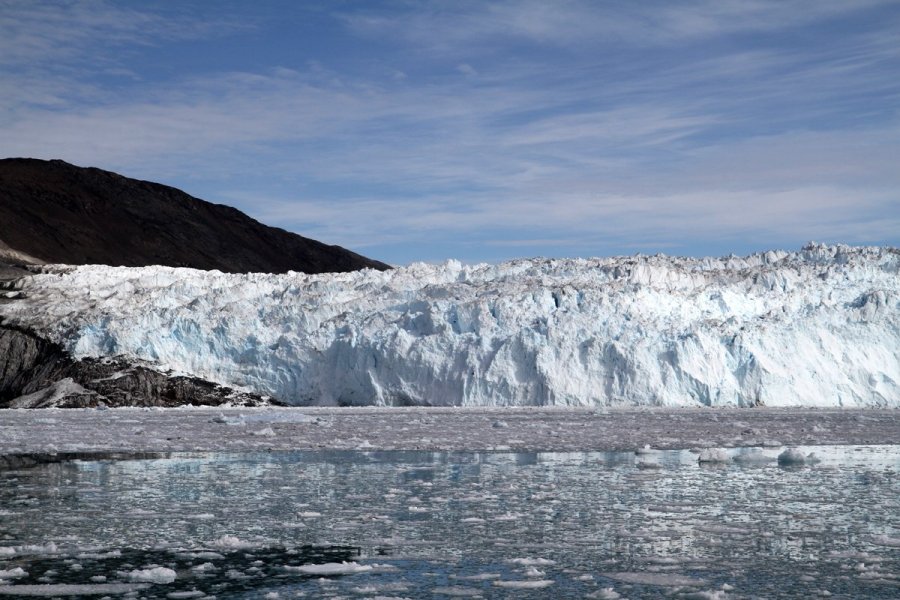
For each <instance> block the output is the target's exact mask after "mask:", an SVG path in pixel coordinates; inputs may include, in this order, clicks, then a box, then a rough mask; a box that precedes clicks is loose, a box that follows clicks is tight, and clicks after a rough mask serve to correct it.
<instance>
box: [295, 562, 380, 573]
mask: <svg viewBox="0 0 900 600" xmlns="http://www.w3.org/2000/svg"><path fill="white" fill-rule="evenodd" d="M284 568H285V569H286V570H288V571H297V572H299V573H304V574H306V575H351V574H354V573H365V572H367V571H371V570H372V566H371V565H361V564H359V563H357V562H339V563H323V564H318V565H300V566H292V565H285V567H284Z"/></svg>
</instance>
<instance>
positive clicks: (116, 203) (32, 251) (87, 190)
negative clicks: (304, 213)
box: [0, 158, 390, 273]
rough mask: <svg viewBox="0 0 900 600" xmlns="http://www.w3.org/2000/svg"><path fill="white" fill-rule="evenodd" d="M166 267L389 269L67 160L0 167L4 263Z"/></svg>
mask: <svg viewBox="0 0 900 600" xmlns="http://www.w3.org/2000/svg"><path fill="white" fill-rule="evenodd" d="M4 259H5V260H6V262H45V263H65V264H74V265H80V264H103V265H117V266H129V267H138V266H146V265H166V266H173V267H192V268H196V269H218V270H220V271H223V272H227V273H248V272H262V273H284V272H287V271H300V272H304V273H327V272H345V271H355V270H358V269H364V268H371V269H379V270H383V269H388V268H390V267H389V266H388V265H386V264H384V263H381V262H378V261H375V260H371V259H368V258H366V257H364V256H360V255H359V254H356V253H354V252H350V251H349V250H346V249H344V248H341V247H338V246H329V245H327V244H323V243H321V242H317V241H315V240H311V239H308V238H304V237H301V236H299V235H296V234H293V233H289V232H287V231H284V230H283V229H277V228H274V227H268V226H266V225H263V224H261V223H259V222H258V221H255V220H253V219H251V218H250V217H248V216H247V215H245V214H243V213H242V212H240V211H239V210H237V209H235V208H231V207H229V206H224V205H221V204H211V203H209V202H205V201H203V200H200V199H198V198H194V197H193V196H190V195H188V194H186V193H184V192H182V191H181V190H178V189H175V188H173V187H169V186H165V185H161V184H158V183H151V182H149V181H140V180H137V179H130V178H128V177H123V176H121V175H118V174H116V173H112V172H109V171H103V170H100V169H95V168H82V167H76V166H74V165H71V164H68V163H66V162H63V161H61V160H50V161H45V160H37V159H28V158H10V159H4V160H0V261H2V260H4Z"/></svg>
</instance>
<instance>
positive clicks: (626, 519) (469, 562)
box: [0, 446, 900, 599]
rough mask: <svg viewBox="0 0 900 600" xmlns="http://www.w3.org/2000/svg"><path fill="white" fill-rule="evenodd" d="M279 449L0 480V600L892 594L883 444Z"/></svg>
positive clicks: (891, 476)
mask: <svg viewBox="0 0 900 600" xmlns="http://www.w3.org/2000/svg"><path fill="white" fill-rule="evenodd" d="M802 451H803V453H804V454H806V453H809V452H815V453H816V454H817V455H818V457H819V458H820V459H821V462H818V463H816V464H812V465H809V464H807V465H803V466H791V467H784V466H779V465H778V463H777V461H776V460H775V458H776V457H777V455H778V453H779V452H780V449H772V448H768V449H764V450H762V452H760V451H752V450H730V451H728V454H729V455H730V457H729V458H730V460H729V461H728V462H727V463H725V464H719V465H709V466H705V465H701V464H698V460H697V455H696V454H694V453H691V452H687V451H666V452H655V451H648V452H644V453H641V454H639V455H636V454H635V453H577V454H562V453H546V454H540V453H534V454H521V453H517V454H514V453H429V452H371V453H367V452H295V453H258V454H202V455H176V456H173V457H170V458H163V459H153V460H126V461H104V460H97V461H70V462H63V463H55V464H49V465H44V466H40V467H36V468H32V469H23V470H15V471H5V472H0V579H2V580H3V582H2V583H0V595H7V596H10V595H11V596H14V597H30V596H32V595H46V596H50V595H53V596H60V597H63V596H72V595H76V594H81V595H84V596H86V597H87V596H92V597H98V598H99V597H103V596H108V597H115V598H122V597H125V598H171V599H177V598H203V597H212V596H215V597H216V598H220V599H221V598H293V597H307V598H449V597H476V598H477V597H483V598H507V597H515V598H585V597H587V598H607V599H615V598H631V599H637V598H814V597H829V596H830V597H831V598H898V597H900V447H898V446H846V447H821V448H815V447H806V448H802Z"/></svg>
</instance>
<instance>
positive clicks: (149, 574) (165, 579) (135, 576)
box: [128, 567, 176, 583]
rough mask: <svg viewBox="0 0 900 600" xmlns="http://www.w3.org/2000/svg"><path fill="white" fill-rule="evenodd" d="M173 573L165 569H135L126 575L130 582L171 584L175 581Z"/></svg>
mask: <svg viewBox="0 0 900 600" xmlns="http://www.w3.org/2000/svg"><path fill="white" fill-rule="evenodd" d="M175 577H176V574H175V571H173V570H172V569H169V568H166V567H153V568H150V569H135V570H134V571H131V572H129V573H128V578H129V579H130V580H131V581H140V582H146V583H172V582H173V581H175Z"/></svg>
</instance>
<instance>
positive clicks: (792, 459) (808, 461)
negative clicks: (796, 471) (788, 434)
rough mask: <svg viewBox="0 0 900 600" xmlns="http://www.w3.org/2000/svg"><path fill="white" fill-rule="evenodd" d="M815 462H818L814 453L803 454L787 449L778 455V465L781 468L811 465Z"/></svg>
mask: <svg viewBox="0 0 900 600" xmlns="http://www.w3.org/2000/svg"><path fill="white" fill-rule="evenodd" d="M817 462H819V458H818V457H817V456H816V455H815V453H813V452H810V453H809V454H803V452H801V451H800V450H797V449H796V448H788V449H787V450H785V451H784V452H782V453H781V454H779V455H778V464H779V465H781V466H783V467H788V466H800V465H812V464H815V463H817Z"/></svg>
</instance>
